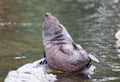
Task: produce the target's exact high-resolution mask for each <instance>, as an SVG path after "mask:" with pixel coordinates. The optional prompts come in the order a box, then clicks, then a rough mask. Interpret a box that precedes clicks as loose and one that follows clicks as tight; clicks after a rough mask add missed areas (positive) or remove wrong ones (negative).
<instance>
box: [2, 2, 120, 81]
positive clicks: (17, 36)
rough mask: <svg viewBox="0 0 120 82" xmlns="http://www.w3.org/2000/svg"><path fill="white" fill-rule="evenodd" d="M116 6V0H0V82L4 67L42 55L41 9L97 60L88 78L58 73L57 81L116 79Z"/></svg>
mask: <svg viewBox="0 0 120 82" xmlns="http://www.w3.org/2000/svg"><path fill="white" fill-rule="evenodd" d="M119 10H120V1H119V0H45V1H44V0H43V1H42V0H10V1H9V0H1V1H0V82H3V80H4V78H5V77H6V75H7V73H8V71H10V70H13V69H17V68H18V67H20V66H21V65H23V64H25V63H28V62H33V61H35V60H37V59H40V58H41V57H42V56H43V48H44V47H43V43H42V21H43V15H44V13H45V12H51V13H53V14H54V15H55V16H56V17H57V18H58V19H59V20H60V21H61V23H62V24H63V25H65V26H66V27H67V29H68V31H69V33H70V34H71V36H72V37H73V39H74V40H75V42H76V43H79V44H81V45H82V46H83V48H85V49H86V51H88V52H90V53H92V54H95V56H97V57H98V58H99V59H100V61H101V62H100V63H99V64H97V65H96V66H97V70H96V74H95V75H94V76H93V77H92V79H91V80H86V79H84V78H82V76H80V75H69V76H67V75H58V82H80V81H81V80H82V82H89V81H93V82H119V81H120V63H119V62H120V49H119V48H115V37H114V36H115V33H116V32H117V30H118V28H120V11H119ZM95 64H96V63H95ZM68 77H69V78H68Z"/></svg>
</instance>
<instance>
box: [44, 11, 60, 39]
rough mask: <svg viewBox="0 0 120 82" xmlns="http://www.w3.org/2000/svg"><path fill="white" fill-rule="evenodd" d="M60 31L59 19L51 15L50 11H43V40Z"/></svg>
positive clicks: (52, 36)
mask: <svg viewBox="0 0 120 82" xmlns="http://www.w3.org/2000/svg"><path fill="white" fill-rule="evenodd" d="M61 32H62V27H61V26H60V22H59V20H58V19H57V18H56V17H54V16H52V14H51V13H45V17H44V23H43V36H44V40H45V41H46V40H50V39H52V38H54V37H55V36H56V35H59V34H60V33H61Z"/></svg>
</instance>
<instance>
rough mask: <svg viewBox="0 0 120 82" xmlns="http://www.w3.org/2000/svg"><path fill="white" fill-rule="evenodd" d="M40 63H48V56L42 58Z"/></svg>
mask: <svg viewBox="0 0 120 82" xmlns="http://www.w3.org/2000/svg"><path fill="white" fill-rule="evenodd" d="M39 64H40V65H44V64H47V60H46V58H45V57H44V58H42V59H41V61H40V63H39Z"/></svg>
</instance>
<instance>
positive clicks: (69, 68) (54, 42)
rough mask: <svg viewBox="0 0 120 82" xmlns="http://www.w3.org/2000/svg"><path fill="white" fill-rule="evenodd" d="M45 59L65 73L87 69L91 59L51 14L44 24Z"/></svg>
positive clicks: (46, 17)
mask: <svg viewBox="0 0 120 82" xmlns="http://www.w3.org/2000/svg"><path fill="white" fill-rule="evenodd" d="M43 39H44V46H45V55H46V56H45V57H46V60H47V63H48V65H49V66H50V67H51V68H53V69H55V70H60V71H65V72H74V71H80V70H83V69H84V68H86V67H87V65H88V64H89V63H90V58H89V57H88V55H87V53H86V52H84V51H83V49H82V48H81V47H78V46H77V45H76V44H75V42H74V41H73V40H72V38H71V36H70V35H69V33H68V32H67V30H66V29H65V27H64V26H63V25H62V24H60V22H59V21H58V20H57V18H55V17H54V16H52V15H51V14H50V13H46V15H45V21H44V23H43Z"/></svg>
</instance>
